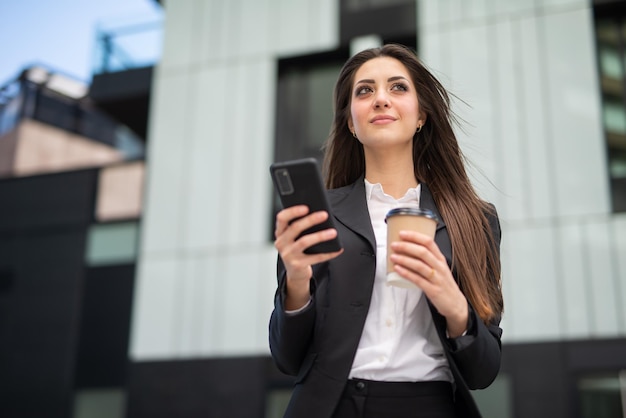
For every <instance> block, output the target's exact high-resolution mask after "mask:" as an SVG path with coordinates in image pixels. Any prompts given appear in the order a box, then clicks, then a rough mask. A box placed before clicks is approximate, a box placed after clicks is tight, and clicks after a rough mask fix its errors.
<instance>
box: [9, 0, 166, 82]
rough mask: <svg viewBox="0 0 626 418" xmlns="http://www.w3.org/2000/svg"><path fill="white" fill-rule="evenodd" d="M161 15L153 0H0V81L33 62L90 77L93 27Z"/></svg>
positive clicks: (88, 79) (92, 64)
mask: <svg viewBox="0 0 626 418" xmlns="http://www.w3.org/2000/svg"><path fill="white" fill-rule="evenodd" d="M161 15H162V9H161V6H160V5H159V4H158V3H157V2H156V1H155V0H0V16H2V24H1V25H0V45H2V46H1V47H0V86H3V85H5V84H6V83H8V82H9V81H11V80H13V79H14V78H16V77H17V76H18V75H19V73H20V72H21V70H22V69H24V68H26V67H28V66H30V65H32V64H43V65H45V66H46V67H49V69H51V70H54V71H56V72H60V73H62V74H66V75H69V76H72V77H74V78H77V79H78V80H81V81H85V82H89V81H90V80H91V75H92V70H93V68H94V62H95V52H94V51H95V45H96V33H97V28H98V27H103V26H104V27H110V26H111V25H113V24H115V23H124V22H139V21H146V20H152V19H158V18H160V16H161Z"/></svg>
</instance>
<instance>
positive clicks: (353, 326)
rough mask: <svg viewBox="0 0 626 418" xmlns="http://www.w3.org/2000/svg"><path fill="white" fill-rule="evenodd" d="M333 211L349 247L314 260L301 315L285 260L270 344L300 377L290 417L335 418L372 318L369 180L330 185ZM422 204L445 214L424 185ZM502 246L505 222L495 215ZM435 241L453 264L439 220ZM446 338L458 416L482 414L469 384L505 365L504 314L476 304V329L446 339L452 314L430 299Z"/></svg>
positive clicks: (481, 383) (282, 364)
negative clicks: (486, 314) (292, 304)
mask: <svg viewBox="0 0 626 418" xmlns="http://www.w3.org/2000/svg"><path fill="white" fill-rule="evenodd" d="M328 198H329V201H330V203H331V207H332V215H333V216H334V218H335V221H336V222H335V224H336V227H337V230H338V233H339V237H340V239H341V241H342V244H343V247H344V252H343V254H341V255H340V256H339V257H337V258H335V259H333V260H331V261H329V262H327V263H321V264H318V265H315V266H313V278H312V281H311V296H312V303H311V304H310V305H309V306H308V307H307V308H305V309H304V310H303V311H301V312H298V313H296V314H285V311H284V308H283V301H284V297H285V271H284V268H283V265H282V262H281V260H280V257H279V260H278V290H277V292H276V297H275V302H274V303H275V305H274V311H273V313H272V316H271V319H270V325H269V342H270V349H271V352H272V356H273V358H274V361H275V363H276V365H277V366H278V368H279V369H280V370H281V371H282V372H284V373H287V374H289V375H294V376H296V378H295V387H294V390H293V393H292V397H291V400H290V402H289V406H288V407H287V411H286V413H285V418H330V417H331V416H332V414H333V411H334V409H335V407H336V406H337V404H338V402H339V399H340V397H341V395H342V392H343V390H344V386H345V384H346V381H347V379H348V374H349V373H350V368H351V366H352V361H353V359H354V355H355V353H356V349H357V346H358V344H359V340H360V337H361V332H362V330H363V326H364V324H365V318H366V316H367V312H368V309H369V304H370V297H371V294H372V289H373V285H374V275H375V270H376V242H375V238H374V231H373V229H372V225H371V221H370V218H369V212H368V209H367V201H366V197H365V184H364V182H363V177H361V178H360V179H359V180H358V181H356V182H355V183H354V184H352V185H350V186H346V187H342V188H339V189H334V190H329V191H328ZM420 206H421V207H423V208H427V209H430V210H432V211H434V212H435V213H436V214H437V216H438V217H439V219H442V218H441V215H440V214H439V211H438V210H437V207H436V206H435V203H434V200H433V197H432V195H431V193H430V191H429V190H428V187H426V186H425V185H424V184H422V192H421V197H420ZM489 220H490V225H491V229H492V233H493V236H494V238H495V240H496V244H497V247H498V249H499V246H500V225H499V222H498V218H497V216H495V215H490V216H489ZM435 242H436V243H437V245H438V246H439V248H440V250H441V252H442V253H443V254H444V255H445V256H446V259H447V260H448V265H450V264H451V254H452V247H451V244H450V238H449V236H448V233H447V230H446V226H445V224H444V223H443V222H442V221H440V223H439V224H438V225H437V232H436V235H435ZM429 306H430V310H431V312H432V315H433V320H434V323H435V326H436V328H437V331H438V334H439V338H440V339H441V341H442V343H443V347H444V351H445V354H446V356H447V358H448V362H449V364H450V368H451V371H452V374H453V376H454V380H455V404H456V406H457V410H458V414H459V417H480V413H479V411H478V409H477V407H476V405H475V403H474V401H473V399H472V396H471V394H470V392H469V389H479V388H485V387H487V386H488V385H489V384H491V382H492V381H493V380H494V379H495V377H496V375H497V374H498V371H499V368H500V353H501V351H500V336H501V334H502V330H501V329H500V328H499V326H498V325H499V322H500V318H499V317H497V318H496V319H494V320H493V321H492V322H491V323H490V324H489V325H485V324H484V323H483V321H482V320H480V318H479V317H478V316H477V315H476V314H475V312H474V310H473V309H472V308H471V306H470V319H469V324H470V325H469V329H468V332H467V334H466V335H465V336H462V337H459V338H457V339H455V340H454V341H452V340H449V339H448V338H447V337H446V320H445V318H444V317H443V316H442V315H440V314H439V313H438V312H437V310H436V309H435V308H434V307H433V305H432V304H431V303H430V302H429Z"/></svg>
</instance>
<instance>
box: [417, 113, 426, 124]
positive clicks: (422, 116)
mask: <svg viewBox="0 0 626 418" xmlns="http://www.w3.org/2000/svg"><path fill="white" fill-rule="evenodd" d="M427 119H428V116H426V113H423V112H420V114H419V118H418V119H417V123H418V126H419V127H423V126H424V125H425V124H426V120H427Z"/></svg>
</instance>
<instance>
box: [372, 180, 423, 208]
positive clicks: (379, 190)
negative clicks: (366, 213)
mask: <svg viewBox="0 0 626 418" xmlns="http://www.w3.org/2000/svg"><path fill="white" fill-rule="evenodd" d="M364 181H365V197H366V198H367V201H368V202H369V201H370V200H371V199H372V196H374V197H376V198H377V199H378V200H381V199H390V198H391V199H393V198H392V197H391V196H389V195H387V194H385V191H384V190H383V186H382V185H381V184H380V183H376V184H372V183H370V182H369V181H367V179H364ZM421 186H422V185H421V183H420V184H418V185H417V187H413V188H410V189H408V190H407V191H406V193H405V194H404V196H403V197H401V198H400V199H398V200H397V201H398V202H417V203H418V205H419V201H420V192H421Z"/></svg>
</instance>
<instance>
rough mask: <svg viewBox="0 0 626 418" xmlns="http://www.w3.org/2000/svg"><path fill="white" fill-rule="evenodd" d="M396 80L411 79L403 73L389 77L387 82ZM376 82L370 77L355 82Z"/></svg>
mask: <svg viewBox="0 0 626 418" xmlns="http://www.w3.org/2000/svg"><path fill="white" fill-rule="evenodd" d="M396 80H407V81H409V80H408V79H407V78H406V77H403V76H401V75H397V76H394V77H389V78H388V79H387V82H391V81H396ZM375 82H376V81H375V80H373V79H370V78H368V79H364V80H359V81H357V82H356V83H355V84H361V83H365V84H374V83H375Z"/></svg>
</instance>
